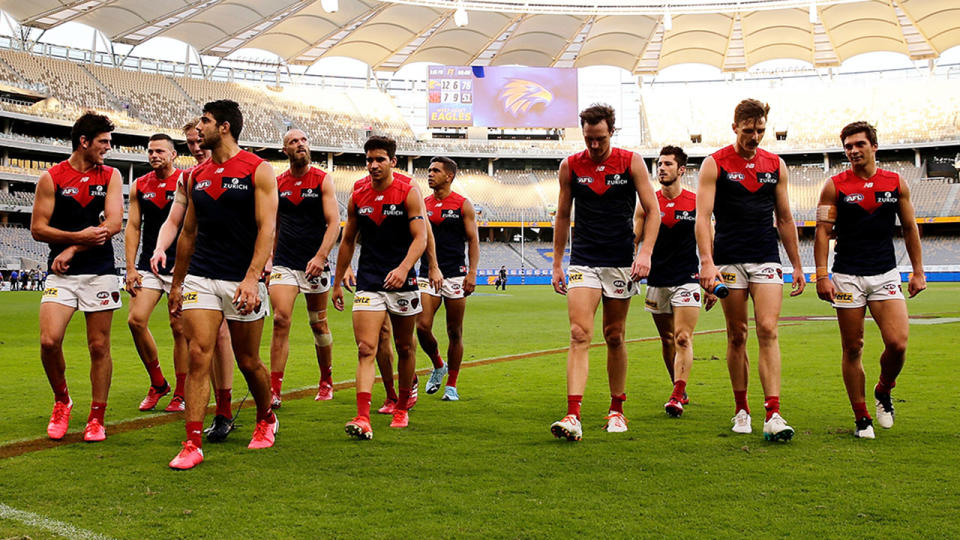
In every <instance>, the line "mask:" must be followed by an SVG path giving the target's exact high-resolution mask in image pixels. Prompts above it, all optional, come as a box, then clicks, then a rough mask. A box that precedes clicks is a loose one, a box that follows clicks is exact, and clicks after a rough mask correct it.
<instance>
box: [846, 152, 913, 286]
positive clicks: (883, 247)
mask: <svg viewBox="0 0 960 540" xmlns="http://www.w3.org/2000/svg"><path fill="white" fill-rule="evenodd" d="M831 181H832V182H833V186H834V188H835V189H836V190H837V221H836V223H834V230H835V231H836V233H837V244H836V247H835V248H834V258H833V271H834V272H840V273H842V274H852V275H855V276H874V275H877V274H883V273H884V272H888V271H890V270H893V269H894V268H896V267H897V258H896V255H895V253H894V250H893V235H894V231H895V226H896V216H897V212H898V211H899V210H900V176H899V175H898V174H897V173H894V172H890V171H885V170H883V169H877V172H876V174H874V175H873V176H872V177H870V179H869V180H864V179H863V178H860V177H858V176H857V175H856V174H854V173H853V171H852V170H846V171H843V172H842V173H840V174H838V175H836V176H834V177H833V178H831Z"/></svg>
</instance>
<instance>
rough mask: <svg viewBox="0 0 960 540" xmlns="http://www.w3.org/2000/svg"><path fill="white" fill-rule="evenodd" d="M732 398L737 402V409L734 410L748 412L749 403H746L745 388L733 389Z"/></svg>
mask: <svg viewBox="0 0 960 540" xmlns="http://www.w3.org/2000/svg"><path fill="white" fill-rule="evenodd" d="M733 399H734V401H736V402H737V410H736V411H734V412H740V410H741V409H742V410H744V411H747V414H750V404H748V403H747V391H746V390H734V391H733Z"/></svg>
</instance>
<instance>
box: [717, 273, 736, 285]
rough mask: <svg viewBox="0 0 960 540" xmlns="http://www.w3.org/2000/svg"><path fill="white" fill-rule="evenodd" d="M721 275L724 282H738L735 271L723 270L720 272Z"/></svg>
mask: <svg viewBox="0 0 960 540" xmlns="http://www.w3.org/2000/svg"><path fill="white" fill-rule="evenodd" d="M720 276H721V277H723V282H724V283H736V282H737V274H735V273H733V272H721V273H720Z"/></svg>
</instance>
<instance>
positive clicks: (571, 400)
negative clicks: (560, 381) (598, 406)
mask: <svg viewBox="0 0 960 540" xmlns="http://www.w3.org/2000/svg"><path fill="white" fill-rule="evenodd" d="M581 401H583V396H582V395H573V394H567V415H571V414H572V415H574V416H576V417H577V420H579V419H580V402H581Z"/></svg>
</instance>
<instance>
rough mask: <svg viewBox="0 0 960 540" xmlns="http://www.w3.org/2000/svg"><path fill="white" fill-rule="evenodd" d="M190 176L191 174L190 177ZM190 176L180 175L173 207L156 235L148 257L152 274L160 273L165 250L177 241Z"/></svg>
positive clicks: (164, 262)
mask: <svg viewBox="0 0 960 540" xmlns="http://www.w3.org/2000/svg"><path fill="white" fill-rule="evenodd" d="M192 174H193V173H192V172H191V173H190V175H192ZM190 175H181V177H180V181H179V182H178V183H177V191H176V194H175V195H174V198H173V206H171V207H170V213H169V214H167V219H165V220H164V221H163V225H161V226H160V232H159V233H158V234H157V247H156V249H154V250H153V255H152V256H151V257H150V269H151V270H153V271H154V273H160V267H161V266H166V265H167V248H169V247H170V244H173V242H174V240H176V239H177V233H178V232H180V225H181V224H183V216H184V214H185V213H186V212H187V181H188V180H189V177H190Z"/></svg>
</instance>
